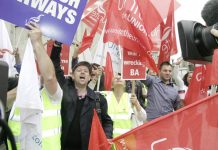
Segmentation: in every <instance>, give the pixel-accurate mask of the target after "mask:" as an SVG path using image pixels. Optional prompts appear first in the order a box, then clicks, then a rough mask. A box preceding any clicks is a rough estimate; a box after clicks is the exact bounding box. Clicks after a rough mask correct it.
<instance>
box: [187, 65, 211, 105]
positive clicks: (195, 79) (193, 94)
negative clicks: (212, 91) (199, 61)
mask: <svg viewBox="0 0 218 150" xmlns="http://www.w3.org/2000/svg"><path fill="white" fill-rule="evenodd" d="M206 72H207V71H206V67H205V66H198V67H195V70H194V72H193V76H192V79H191V82H190V85H189V87H188V91H187V93H186V96H185V101H184V102H185V105H189V104H191V103H193V102H195V101H196V100H200V99H202V98H205V97H206V96H207V90H208V85H205V74H206Z"/></svg>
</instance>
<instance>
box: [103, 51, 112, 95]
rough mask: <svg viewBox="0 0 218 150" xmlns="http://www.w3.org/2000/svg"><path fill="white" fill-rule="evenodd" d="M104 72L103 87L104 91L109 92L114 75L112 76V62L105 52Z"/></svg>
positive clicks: (108, 54)
mask: <svg viewBox="0 0 218 150" xmlns="http://www.w3.org/2000/svg"><path fill="white" fill-rule="evenodd" d="M104 72H105V77H104V87H105V90H106V91H110V90H111V86H112V79H113V75H114V74H113V66H112V60H111V56H110V53H109V52H107V56H106V65H105V70H104Z"/></svg>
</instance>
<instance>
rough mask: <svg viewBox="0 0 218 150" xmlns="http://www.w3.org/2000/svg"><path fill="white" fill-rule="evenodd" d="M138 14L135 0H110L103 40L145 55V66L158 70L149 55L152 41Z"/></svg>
mask: <svg viewBox="0 0 218 150" xmlns="http://www.w3.org/2000/svg"><path fill="white" fill-rule="evenodd" d="M140 16H141V14H140V12H139V10H138V4H137V3H136V2H135V1H130V0H126V1H123V0H119V1H116V0H111V1H110V5H109V9H108V12H107V23H106V27H105V35H104V39H103V41H104V42H109V41H110V42H113V43H115V44H117V45H120V46H122V47H123V48H127V49H131V50H134V51H137V52H138V53H140V55H145V59H146V60H147V61H146V66H147V67H148V68H150V69H151V70H154V71H155V72H158V69H157V67H156V64H155V62H154V60H153V58H152V56H151V55H150V54H151V43H152V42H151V41H150V40H149V37H148V35H147V32H146V29H145V27H144V22H143V19H142V18H141V17H140ZM150 17H151V18H152V16H150ZM151 20H152V19H151ZM150 28H151V27H150Z"/></svg>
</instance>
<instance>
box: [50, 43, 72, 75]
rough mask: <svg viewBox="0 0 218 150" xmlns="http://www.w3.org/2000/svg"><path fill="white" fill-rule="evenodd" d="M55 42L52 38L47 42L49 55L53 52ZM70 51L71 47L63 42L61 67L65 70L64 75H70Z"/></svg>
mask: <svg viewBox="0 0 218 150" xmlns="http://www.w3.org/2000/svg"><path fill="white" fill-rule="evenodd" d="M53 43H54V41H52V40H50V41H48V43H47V53H48V55H49V56H50V54H51V50H52V47H53ZM69 52H70V47H69V46H67V45H65V44H63V47H62V51H61V69H62V70H63V71H64V75H68V67H69Z"/></svg>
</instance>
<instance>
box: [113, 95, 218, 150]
mask: <svg viewBox="0 0 218 150" xmlns="http://www.w3.org/2000/svg"><path fill="white" fill-rule="evenodd" d="M217 108H218V94H216V95H214V96H211V97H207V98H205V99H203V100H200V101H197V102H195V103H193V104H191V105H189V106H187V107H184V108H182V109H180V110H178V111H175V112H172V113H170V114H168V115H165V116H162V117H160V118H158V119H155V120H153V121H150V122H148V123H145V124H144V125H142V126H139V127H137V128H135V129H134V130H131V131H129V132H128V133H125V134H123V135H121V136H119V137H117V138H115V139H113V142H114V144H115V145H116V150H123V149H128V150H142V149H143V150H174V149H175V150H176V149H178V150H215V149H217V148H218V142H217V138H218V130H217V128H218V124H217V122H218V118H217V116H216V115H215V114H218V109H217Z"/></svg>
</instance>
